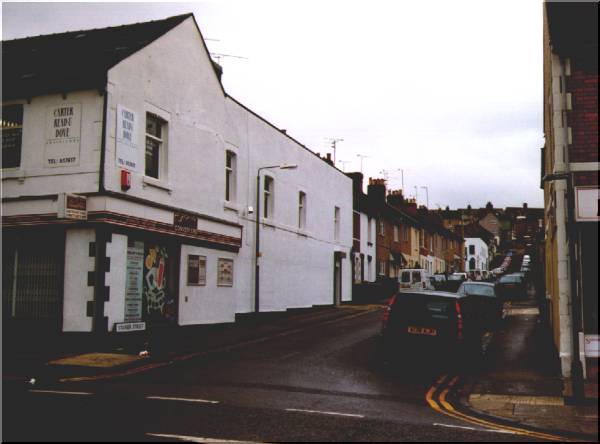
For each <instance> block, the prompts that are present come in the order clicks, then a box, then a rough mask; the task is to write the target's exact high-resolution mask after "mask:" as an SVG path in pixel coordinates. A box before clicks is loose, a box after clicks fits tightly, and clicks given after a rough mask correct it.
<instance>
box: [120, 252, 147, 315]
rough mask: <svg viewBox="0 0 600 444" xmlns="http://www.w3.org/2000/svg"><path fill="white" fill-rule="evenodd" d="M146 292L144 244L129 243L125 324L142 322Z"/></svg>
mask: <svg viewBox="0 0 600 444" xmlns="http://www.w3.org/2000/svg"><path fill="white" fill-rule="evenodd" d="M143 291H144V243H143V242H136V241H129V242H128V246H127V269H126V282H125V322H139V321H141V320H142V300H143V298H142V296H143V294H144V293H143Z"/></svg>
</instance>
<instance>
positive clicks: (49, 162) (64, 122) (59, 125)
mask: <svg viewBox="0 0 600 444" xmlns="http://www.w3.org/2000/svg"><path fill="white" fill-rule="evenodd" d="M80 144H81V104H80V103H72V104H61V105H56V106H52V107H49V108H48V110H47V112H46V140H45V149H44V166H45V167H51V168H56V167H69V166H77V165H79V148H80Z"/></svg>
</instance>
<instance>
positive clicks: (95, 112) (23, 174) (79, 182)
mask: <svg viewBox="0 0 600 444" xmlns="http://www.w3.org/2000/svg"><path fill="white" fill-rule="evenodd" d="M2 103H3V105H7V104H11V103H22V104H23V132H22V134H23V139H22V145H21V166H20V167H19V168H3V169H2V197H5V198H6V197H19V196H39V195H48V194H56V193H61V192H79V193H85V192H94V191H98V168H99V165H100V145H101V141H102V107H103V103H104V102H103V97H102V96H100V94H99V93H98V91H78V92H72V93H69V94H67V97H66V98H65V99H63V97H62V96H61V95H59V94H53V95H46V96H38V97H35V98H34V99H33V100H32V101H31V103H29V104H28V103H27V102H26V101H25V100H20V101H11V102H2ZM65 104H80V105H81V139H80V148H79V165H76V166H68V167H47V166H45V165H44V163H45V162H44V149H45V141H46V121H47V113H48V108H50V107H53V106H58V105H65Z"/></svg>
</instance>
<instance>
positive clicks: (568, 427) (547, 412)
mask: <svg viewBox="0 0 600 444" xmlns="http://www.w3.org/2000/svg"><path fill="white" fill-rule="evenodd" d="M482 366H483V368H482V369H481V372H476V373H475V374H474V376H473V377H471V378H468V380H467V381H466V383H465V384H464V385H463V386H462V387H461V388H460V393H459V394H458V395H459V396H458V398H459V401H460V403H461V404H462V408H463V409H466V410H468V411H470V412H472V413H474V414H476V415H477V416H480V417H482V418H486V419H488V420H492V421H496V422H500V423H506V424H511V425H517V426H520V427H527V428H530V429H533V430H536V431H542V432H547V433H552V434H556V435H561V436H564V437H567V438H573V439H578V440H584V441H592V442H597V441H598V372H597V360H596V362H595V367H594V366H592V367H591V371H590V372H589V374H588V380H587V381H586V383H585V392H586V399H585V400H584V401H583V402H578V403H575V402H574V400H573V399H572V397H571V393H570V390H569V389H570V381H568V380H565V379H564V378H562V377H561V372H560V361H559V358H558V353H557V351H556V349H555V347H554V343H553V339H552V331H551V329H550V327H549V326H548V324H547V323H546V322H544V320H543V319H542V318H541V317H540V312H539V309H538V306H537V303H536V300H535V292H534V291H530V292H529V294H528V298H527V299H526V300H524V301H519V302H512V303H511V304H510V305H509V306H508V310H507V317H506V318H505V320H504V325H503V327H502V328H501V329H500V330H499V331H497V332H496V333H495V335H494V338H493V340H492V341H491V343H490V346H489V348H488V350H487V351H486V355H485V359H484V360H483V361H482ZM594 369H595V370H594Z"/></svg>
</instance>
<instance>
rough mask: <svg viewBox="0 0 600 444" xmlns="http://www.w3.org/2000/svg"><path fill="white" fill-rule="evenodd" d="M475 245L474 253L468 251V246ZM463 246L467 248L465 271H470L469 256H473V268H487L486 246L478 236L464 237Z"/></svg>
mask: <svg viewBox="0 0 600 444" xmlns="http://www.w3.org/2000/svg"><path fill="white" fill-rule="evenodd" d="M471 245H473V246H475V254H471V253H470V246H471ZM465 247H466V249H467V255H466V261H465V271H467V272H468V271H471V268H470V266H469V262H470V261H471V258H475V270H481V271H483V270H487V269H488V257H489V256H488V246H487V244H486V243H485V242H484V241H483V239H480V238H478V237H466V238H465Z"/></svg>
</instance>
